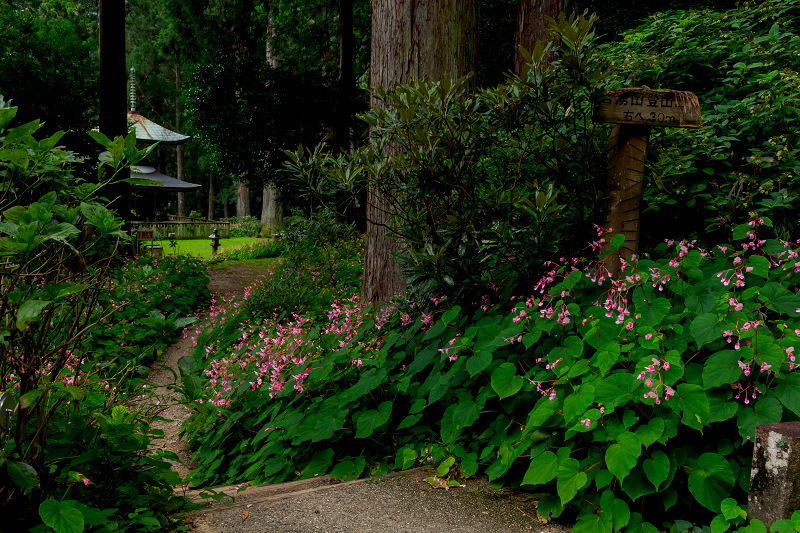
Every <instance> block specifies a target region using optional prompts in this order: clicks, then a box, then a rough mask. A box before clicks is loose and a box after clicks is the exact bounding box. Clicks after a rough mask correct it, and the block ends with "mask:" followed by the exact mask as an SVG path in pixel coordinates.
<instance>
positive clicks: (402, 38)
mask: <svg viewBox="0 0 800 533" xmlns="http://www.w3.org/2000/svg"><path fill="white" fill-rule="evenodd" d="M477 22H478V2H477V0H438V1H436V2H429V1H426V0H373V1H372V53H371V57H370V86H371V87H377V86H382V87H387V86H390V85H392V84H394V83H409V82H412V81H415V80H419V79H422V78H424V77H428V78H430V79H433V80H443V79H447V78H450V79H458V78H460V77H461V76H464V75H466V74H468V73H470V72H473V71H474V70H475V60H476V50H477V26H478V24H477ZM370 104H371V105H373V106H379V105H381V102H379V101H378V100H377V99H375V98H374V97H373V98H372V100H371V102H370ZM392 212H393V209H392V206H391V205H390V204H389V202H388V200H387V199H386V198H384V197H383V196H381V195H380V194H379V193H378V191H376V190H374V189H372V190H370V191H369V193H368V194H367V231H366V247H365V256H364V277H363V283H362V288H361V296H362V299H363V300H364V301H365V302H380V301H386V300H387V299H388V298H389V297H391V296H392V295H393V294H395V293H396V292H398V291H399V290H401V289H402V288H403V285H404V283H403V280H402V278H401V275H400V269H399V265H398V264H397V261H396V260H394V259H393V258H392V257H391V256H392V254H393V253H394V252H396V251H397V249H398V245H397V242H396V241H395V240H394V239H392V238H390V237H389V236H388V235H387V229H386V226H385V224H386V223H387V222H388V221H389V219H390V218H391V216H392Z"/></svg>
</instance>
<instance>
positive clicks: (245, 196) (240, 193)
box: [236, 181, 250, 217]
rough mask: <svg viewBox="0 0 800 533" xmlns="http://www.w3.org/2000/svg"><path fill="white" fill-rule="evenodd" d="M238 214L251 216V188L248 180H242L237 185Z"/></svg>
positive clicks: (238, 215) (239, 215)
mask: <svg viewBox="0 0 800 533" xmlns="http://www.w3.org/2000/svg"><path fill="white" fill-rule="evenodd" d="M236 216H237V217H247V216H250V189H249V188H248V187H247V182H246V181H240V182H239V183H238V184H237V185H236Z"/></svg>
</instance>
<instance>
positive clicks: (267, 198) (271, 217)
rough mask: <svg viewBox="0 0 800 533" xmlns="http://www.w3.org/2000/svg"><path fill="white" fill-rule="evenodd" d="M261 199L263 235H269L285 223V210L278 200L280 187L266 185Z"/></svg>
mask: <svg viewBox="0 0 800 533" xmlns="http://www.w3.org/2000/svg"><path fill="white" fill-rule="evenodd" d="M261 200H262V202H261V236H262V237H268V236H270V235H272V234H273V233H274V232H275V230H276V229H278V228H280V227H281V226H282V225H283V210H282V209H281V204H280V203H279V202H278V189H276V188H275V187H274V186H264V190H263V192H262V195H261Z"/></svg>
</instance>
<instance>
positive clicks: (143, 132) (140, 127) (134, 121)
mask: <svg viewBox="0 0 800 533" xmlns="http://www.w3.org/2000/svg"><path fill="white" fill-rule="evenodd" d="M131 125H132V126H133V127H134V128H135V129H136V140H137V141H140V142H143V143H148V144H152V143H157V142H158V143H161V144H168V145H179V144H183V143H185V142H186V141H188V140H189V139H191V138H192V136H191V135H183V134H182V133H178V132H175V131H172V130H170V129H167V128H165V127H164V126H160V125H158V124H156V123H155V122H153V121H152V120H150V119H148V118H145V117H143V116H142V115H140V114H139V113H137V112H136V111H128V126H129V127H130V126H131Z"/></svg>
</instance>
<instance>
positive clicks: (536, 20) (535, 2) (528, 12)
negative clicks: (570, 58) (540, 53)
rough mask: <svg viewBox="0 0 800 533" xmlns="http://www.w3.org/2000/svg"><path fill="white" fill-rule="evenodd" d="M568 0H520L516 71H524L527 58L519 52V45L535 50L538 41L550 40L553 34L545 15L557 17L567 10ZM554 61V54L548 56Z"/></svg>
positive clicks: (528, 49)
mask: <svg viewBox="0 0 800 533" xmlns="http://www.w3.org/2000/svg"><path fill="white" fill-rule="evenodd" d="M566 9H567V0H519V10H518V11H517V48H516V52H515V53H514V72H516V73H517V74H519V73H520V72H522V65H524V64H525V60H524V59H523V58H522V55H521V54H520V53H519V47H520V46H521V47H523V48H524V49H525V50H527V51H529V52H530V51H531V50H533V46H534V45H535V44H536V41H544V42H546V41H550V40H552V36H551V35H550V34H549V33H548V31H547V27H548V22H547V19H546V18H545V17H550V18H553V19H554V18H557V17H558V14H559V13H562V12H564V11H566ZM547 60H548V61H552V60H553V57H552V54H549V57H547Z"/></svg>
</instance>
